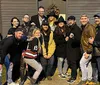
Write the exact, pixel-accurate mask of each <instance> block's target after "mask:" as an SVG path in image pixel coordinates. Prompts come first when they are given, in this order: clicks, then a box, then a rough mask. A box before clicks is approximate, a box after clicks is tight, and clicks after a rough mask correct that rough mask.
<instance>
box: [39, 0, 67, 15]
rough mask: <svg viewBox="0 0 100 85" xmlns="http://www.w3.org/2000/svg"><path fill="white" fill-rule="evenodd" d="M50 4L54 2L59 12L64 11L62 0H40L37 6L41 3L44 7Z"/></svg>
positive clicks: (64, 3)
mask: <svg viewBox="0 0 100 85" xmlns="http://www.w3.org/2000/svg"><path fill="white" fill-rule="evenodd" d="M52 4H55V5H56V6H57V7H58V8H59V9H60V12H61V13H64V14H65V13H66V2H65V1H63V0H42V1H40V2H39V6H41V5H42V6H44V7H45V8H46V9H47V8H48V7H49V6H50V5H52Z"/></svg>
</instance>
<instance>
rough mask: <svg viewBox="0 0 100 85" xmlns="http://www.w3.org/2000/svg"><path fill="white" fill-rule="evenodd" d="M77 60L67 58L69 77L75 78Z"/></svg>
mask: <svg viewBox="0 0 100 85" xmlns="http://www.w3.org/2000/svg"><path fill="white" fill-rule="evenodd" d="M78 63H79V62H78V61H75V60H68V65H69V67H70V69H71V78H74V79H76V77H77V68H78Z"/></svg>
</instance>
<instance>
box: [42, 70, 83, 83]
mask: <svg viewBox="0 0 100 85" xmlns="http://www.w3.org/2000/svg"><path fill="white" fill-rule="evenodd" d="M68 74H70V72H68ZM67 80H68V78H66V79H61V78H60V77H59V76H58V71H56V72H55V75H54V76H53V77H52V80H51V81H50V80H45V81H41V82H40V85H70V84H68V83H67ZM80 80H81V79H80V76H79V74H78V77H77V80H76V81H75V83H73V84H71V85H77V84H78V82H80Z"/></svg>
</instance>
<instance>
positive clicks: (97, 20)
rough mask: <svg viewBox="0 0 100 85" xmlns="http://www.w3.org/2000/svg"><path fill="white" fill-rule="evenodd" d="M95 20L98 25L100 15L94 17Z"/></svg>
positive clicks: (99, 23)
mask: <svg viewBox="0 0 100 85" xmlns="http://www.w3.org/2000/svg"><path fill="white" fill-rule="evenodd" d="M94 21H95V23H96V24H97V25H100V17H94Z"/></svg>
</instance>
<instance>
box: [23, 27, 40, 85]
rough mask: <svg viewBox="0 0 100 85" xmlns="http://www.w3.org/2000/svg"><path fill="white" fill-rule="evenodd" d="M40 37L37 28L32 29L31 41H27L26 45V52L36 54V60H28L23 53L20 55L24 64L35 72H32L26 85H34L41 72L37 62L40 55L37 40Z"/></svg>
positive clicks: (38, 41)
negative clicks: (29, 51)
mask: <svg viewBox="0 0 100 85" xmlns="http://www.w3.org/2000/svg"><path fill="white" fill-rule="evenodd" d="M40 36H41V33H40V30H39V29H38V28H37V29H34V30H33V35H32V40H31V41H29V44H28V46H29V47H28V50H31V51H32V52H36V53H37V58H36V59H34V58H29V57H27V56H24V53H23V54H22V55H23V56H24V61H25V63H27V64H28V65H29V66H31V67H32V68H33V69H35V70H36V71H35V72H34V74H33V76H32V77H31V78H30V82H29V83H28V85H34V84H35V82H36V80H37V79H38V77H39V75H40V73H41V71H42V66H41V64H40V63H39V62H38V61H37V59H38V57H39V54H40V53H41V44H40V40H39V38H40Z"/></svg>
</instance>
